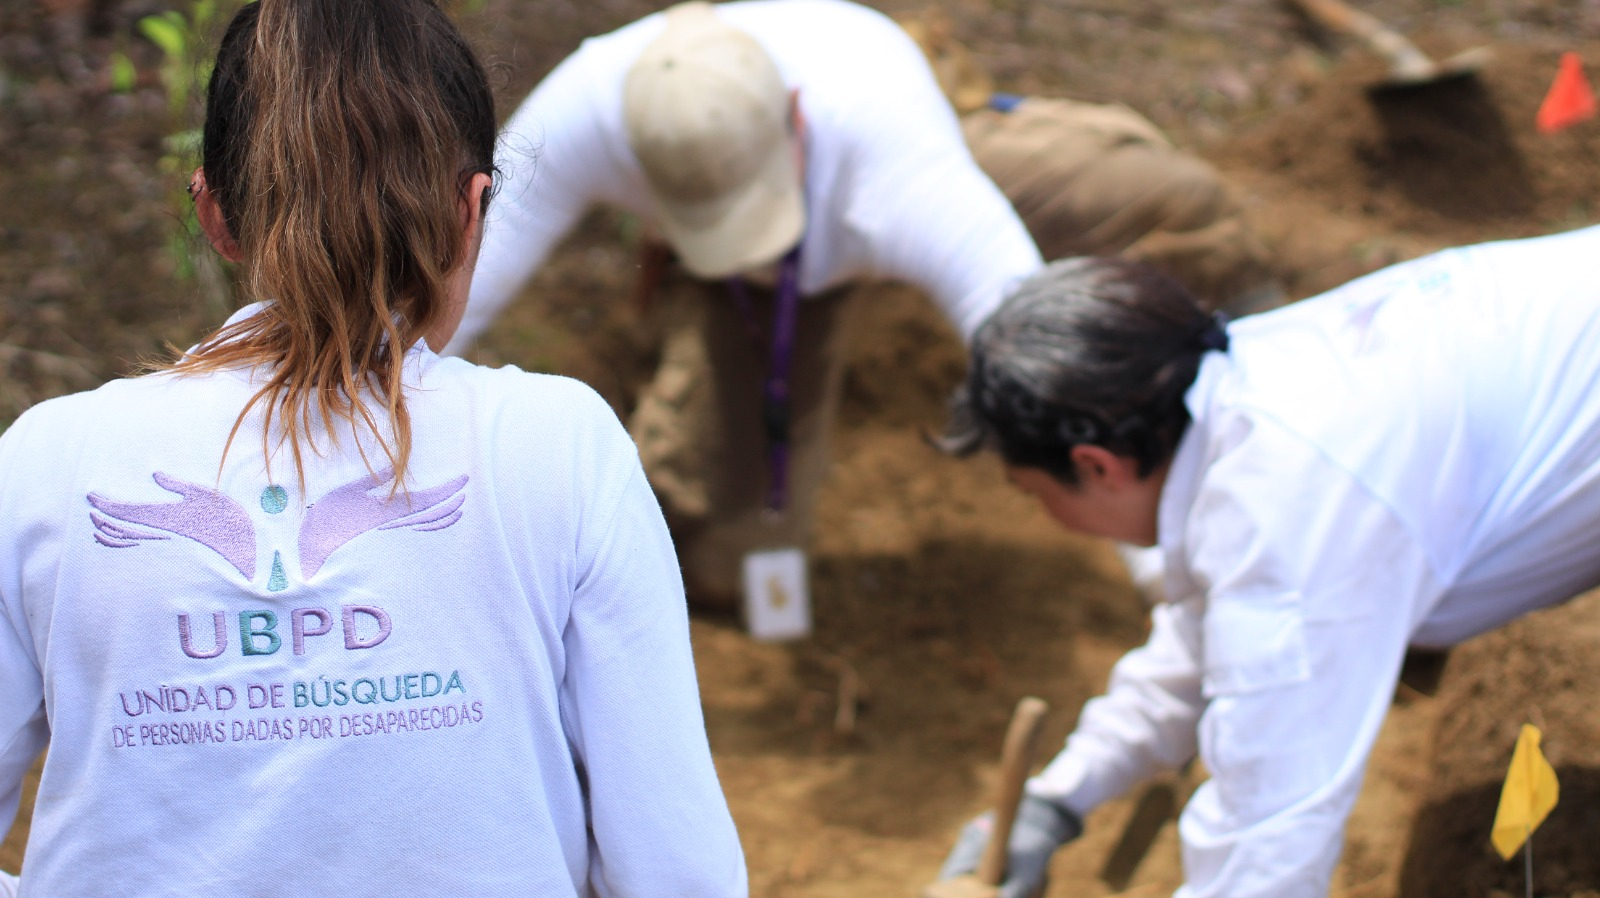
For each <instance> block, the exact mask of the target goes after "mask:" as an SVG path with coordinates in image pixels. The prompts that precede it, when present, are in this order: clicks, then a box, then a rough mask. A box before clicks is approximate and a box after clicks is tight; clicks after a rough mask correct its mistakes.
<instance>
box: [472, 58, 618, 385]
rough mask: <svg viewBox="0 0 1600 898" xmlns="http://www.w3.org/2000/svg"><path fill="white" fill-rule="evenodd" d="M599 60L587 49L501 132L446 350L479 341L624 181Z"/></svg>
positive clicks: (549, 79)
mask: <svg viewBox="0 0 1600 898" xmlns="http://www.w3.org/2000/svg"><path fill="white" fill-rule="evenodd" d="M600 62H603V60H601V61H600ZM598 64H599V62H597V61H595V60H592V59H591V58H590V54H589V53H586V52H585V50H583V49H581V48H580V49H579V51H578V52H577V53H574V54H573V55H572V56H570V57H568V58H567V59H566V60H565V61H563V62H562V63H561V64H560V65H558V66H556V68H555V69H554V70H552V71H551V72H550V74H549V75H548V76H546V77H545V79H544V80H543V81H541V82H540V83H539V86H538V87H536V88H535V89H534V91H533V93H531V94H529V95H528V97H527V99H526V100H524V101H523V102H522V105H521V106H520V107H518V108H517V111H516V113H514V114H513V115H512V117H511V119H510V121H508V122H507V123H506V126H505V128H504V129H503V130H502V131H501V133H500V139H499V143H498V146H497V148H496V154H495V157H496V165H498V166H499V167H500V174H501V182H500V184H499V186H498V190H497V192H496V194H495V197H494V200H493V201H492V202H491V203H490V206H489V214H488V217H487V219H485V221H484V227H483V246H482V248H481V249H480V250H479V252H478V264H477V268H476V269H474V271H473V276H472V289H471V292H470V293H469V294H468V298H467V309H466V313H465V314H464V315H463V316H462V319H461V326H460V327H459V328H458V329H457V330H456V333H455V336H453V337H452V338H451V339H450V342H449V344H448V345H447V346H446V347H445V354H446V355H460V354H461V353H462V352H464V351H465V350H466V348H467V347H468V346H470V345H472V342H473V341H474V340H476V339H477V338H478V337H479V336H481V335H482V334H483V332H484V331H485V330H487V329H488V327H489V325H490V324H491V323H493V321H494V319H495V317H496V316H498V315H499V314H500V313H501V312H502V311H503V310H504V309H505V307H506V306H507V305H509V304H510V302H511V301H512V300H513V299H515V298H516V296H517V293H518V292H519V291H521V289H522V287H523V285H524V284H526V283H527V282H528V280H529V279H531V278H532V277H533V275H534V274H535V273H536V272H537V271H538V270H539V267H540V266H541V265H543V264H544V261H545V259H546V258H548V257H549V255H550V252H551V250H552V249H554V248H555V246H556V244H557V243H559V242H560V241H561V239H562V238H563V237H564V236H566V234H567V233H568V232H569V231H571V230H572V228H573V227H574V226H575V225H576V224H577V222H578V219H579V218H580V217H581V216H582V215H583V214H584V213H585V212H586V211H588V209H589V207H590V206H591V205H593V204H594V203H595V202H596V201H598V200H599V199H601V198H602V194H603V193H604V192H605V191H606V190H607V189H608V188H609V187H612V186H614V185H615V184H616V183H617V182H618V181H619V180H621V178H620V177H619V174H618V163H617V155H616V154H617V151H618V147H617V146H615V144H616V143H617V140H618V139H619V138H618V136H617V135H614V134H612V133H611V129H609V128H607V127H606V123H605V115H604V110H605V109H608V108H609V107H607V106H606V105H605V101H604V98H603V95H602V92H603V91H604V88H603V87H602V86H601V85H603V84H605V83H608V82H607V81H606V79H605V78H603V77H599V74H597V73H596V72H595V71H594V69H595V68H596V66H597V65H598ZM611 80H612V81H615V80H616V79H615V78H614V77H613V78H612V79H611ZM613 105H614V102H613Z"/></svg>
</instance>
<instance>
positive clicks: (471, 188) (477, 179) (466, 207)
mask: <svg viewBox="0 0 1600 898" xmlns="http://www.w3.org/2000/svg"><path fill="white" fill-rule="evenodd" d="M493 186H494V178H493V177H491V176H490V175H489V174H488V173H487V172H478V173H477V174H475V175H473V176H472V179H471V180H469V181H467V189H466V190H465V191H464V192H463V194H462V197H461V202H462V210H461V212H462V216H461V224H462V227H463V228H465V229H466V231H467V239H468V240H474V239H476V238H477V236H478V233H479V232H481V231H482V230H483V216H484V215H486V214H488V211H489V199H488V198H489V188H491V187H493Z"/></svg>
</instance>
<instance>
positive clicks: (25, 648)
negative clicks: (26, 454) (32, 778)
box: [0, 417, 49, 895]
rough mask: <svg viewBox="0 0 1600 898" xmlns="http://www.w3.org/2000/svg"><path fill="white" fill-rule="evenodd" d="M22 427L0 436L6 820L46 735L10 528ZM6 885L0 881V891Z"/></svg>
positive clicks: (1, 802)
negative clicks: (18, 446)
mask: <svg viewBox="0 0 1600 898" xmlns="http://www.w3.org/2000/svg"><path fill="white" fill-rule="evenodd" d="M27 427H28V421H27V418H26V417H24V419H23V420H21V421H18V422H17V423H16V424H14V425H13V426H12V428H11V430H10V431H8V432H7V433H6V434H5V435H3V436H0V820H4V821H6V825H7V826H10V821H11V820H13V819H15V817H16V813H17V806H18V804H19V803H20V802H21V799H22V780H23V777H24V775H26V774H27V772H28V768H29V767H30V766H31V765H32V764H33V760H34V758H36V757H38V755H39V752H41V751H43V750H44V747H45V743H46V741H47V740H48V738H49V726H48V724H47V723H46V720H45V712H44V678H43V674H42V673H41V672H40V668H39V659H38V657H37V656H36V654H35V652H34V646H33V641H32V639H31V638H30V637H29V635H28V633H29V630H28V625H27V624H28V621H27V618H26V616H25V614H24V611H23V604H22V594H21V593H22V572H21V570H20V569H19V561H18V558H17V556H18V550H19V549H20V548H21V545H22V542H23V538H22V537H21V536H20V535H19V534H18V533H16V532H15V529H14V528H15V526H16V525H17V524H18V522H20V521H24V520H26V518H27V515H26V514H25V511H26V509H23V508H22V507H20V505H21V502H22V501H23V500H22V498H21V497H20V496H19V495H18V490H17V484H18V483H20V482H22V481H24V480H25V479H26V478H24V477H19V476H18V473H19V472H18V471H17V470H16V469H17V465H18V463H19V459H18V457H17V456H18V454H19V453H18V451H17V445H18V443H19V442H20V439H21V436H22V433H23V431H25V430H26V429H27ZM0 879H3V877H0ZM14 884H15V883H13V885H14ZM6 888H7V886H6V885H5V883H4V882H0V895H4V894H6Z"/></svg>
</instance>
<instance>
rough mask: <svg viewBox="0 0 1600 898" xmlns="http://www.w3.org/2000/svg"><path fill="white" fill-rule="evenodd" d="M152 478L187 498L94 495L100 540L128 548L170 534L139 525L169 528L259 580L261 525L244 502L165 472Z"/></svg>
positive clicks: (97, 538)
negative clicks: (150, 499)
mask: <svg viewBox="0 0 1600 898" xmlns="http://www.w3.org/2000/svg"><path fill="white" fill-rule="evenodd" d="M151 477H152V478H153V479H154V480H155V482H156V484H157V485H158V486H160V487H161V488H162V489H164V490H166V491H167V492H169V493H177V494H178V495H179V496H181V497H182V498H181V499H179V500H178V501H177V502H156V503H151V504H142V503H132V502H113V501H111V500H110V499H107V498H105V497H104V496H99V495H96V494H94V493H90V494H89V497H88V498H89V504H90V505H93V506H94V507H95V510H96V511H99V512H100V514H95V513H94V512H92V511H91V512H89V519H90V520H91V521H93V522H94V530H95V533H94V538H95V541H96V542H98V543H100V545H102V546H109V547H111V548H113V549H126V548H128V547H130V546H136V545H138V544H139V543H140V542H143V541H145V540H154V539H170V538H171V537H168V536H163V535H161V534H160V533H152V532H150V531H149V530H142V529H139V528H142V527H149V528H154V529H155V530H165V531H167V532H168V533H175V534H177V535H178V536H182V537H185V538H187V539H192V540H194V541H195V542H197V543H199V544H201V545H203V546H205V547H207V548H209V549H211V550H212V551H214V552H216V553H217V554H218V555H221V556H222V557H223V558H225V559H227V561H228V563H229V564H231V565H233V566H234V568H235V569H237V570H238V571H239V573H241V574H243V575H244V577H245V579H246V580H250V579H254V577H255V575H256V528H255V525H254V524H252V523H251V522H250V516H249V515H248V514H246V513H245V510H244V506H243V505H240V504H239V503H238V502H235V501H233V500H232V499H230V498H228V497H227V496H224V495H223V494H222V493H219V492H217V491H216V490H211V489H206V488H205V487H203V486H200V485H199V484H194V483H186V482H184V481H182V480H178V479H176V478H173V477H169V476H167V475H166V474H163V473H161V472H160V471H157V472H155V473H154V474H153V475H151ZM129 525H134V526H129Z"/></svg>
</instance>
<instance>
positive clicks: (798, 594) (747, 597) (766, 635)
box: [744, 548, 811, 641]
mask: <svg viewBox="0 0 1600 898" xmlns="http://www.w3.org/2000/svg"><path fill="white" fill-rule="evenodd" d="M744 619H745V625H746V626H748V627H749V628H750V635H751V636H753V637H755V638H756V639H760V640H766V641H779V640H785V639H801V638H804V637H806V636H810V635H811V593H810V591H809V587H808V584H807V582H806V555H805V553H804V552H802V551H801V550H799V549H797V548H784V549H767V550H763V551H760V552H751V553H749V554H747V555H745V556H744Z"/></svg>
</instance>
